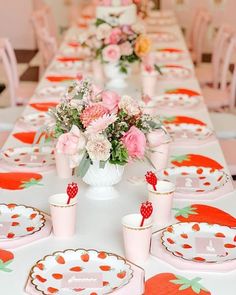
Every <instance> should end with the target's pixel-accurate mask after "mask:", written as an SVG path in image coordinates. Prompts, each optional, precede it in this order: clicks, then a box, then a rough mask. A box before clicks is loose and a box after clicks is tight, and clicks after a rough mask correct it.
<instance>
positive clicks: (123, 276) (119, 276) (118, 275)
mask: <svg viewBox="0 0 236 295" xmlns="http://www.w3.org/2000/svg"><path fill="white" fill-rule="evenodd" d="M125 276H126V271H121V272H119V273H118V274H117V278H119V279H123V278H125Z"/></svg>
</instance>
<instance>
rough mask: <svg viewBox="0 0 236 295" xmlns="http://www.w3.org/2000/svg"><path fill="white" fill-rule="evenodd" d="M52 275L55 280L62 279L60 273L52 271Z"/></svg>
mask: <svg viewBox="0 0 236 295" xmlns="http://www.w3.org/2000/svg"><path fill="white" fill-rule="evenodd" d="M52 277H53V278H54V279H55V280H62V279H63V275H62V274H60V273H53V274H52Z"/></svg>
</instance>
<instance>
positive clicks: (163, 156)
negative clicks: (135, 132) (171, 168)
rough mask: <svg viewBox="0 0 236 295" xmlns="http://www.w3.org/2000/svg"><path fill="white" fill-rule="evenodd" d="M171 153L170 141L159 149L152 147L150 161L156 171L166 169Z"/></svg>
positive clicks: (158, 147)
mask: <svg viewBox="0 0 236 295" xmlns="http://www.w3.org/2000/svg"><path fill="white" fill-rule="evenodd" d="M169 152H170V141H169V142H166V143H162V144H161V145H159V146H157V147H152V148H150V150H149V153H148V154H149V159H150V161H151V163H152V165H153V166H154V167H155V168H156V170H157V171H158V170H162V169H165V168H166V167H167V165H168V160H169Z"/></svg>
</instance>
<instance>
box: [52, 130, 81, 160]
mask: <svg viewBox="0 0 236 295" xmlns="http://www.w3.org/2000/svg"><path fill="white" fill-rule="evenodd" d="M77 145H78V139H77V137H76V136H74V135H73V134H71V133H64V134H62V135H61V136H60V137H59V138H58V141H57V146H56V148H57V151H58V152H60V153H63V154H67V155H73V154H75V153H76V152H77V150H78V149H77Z"/></svg>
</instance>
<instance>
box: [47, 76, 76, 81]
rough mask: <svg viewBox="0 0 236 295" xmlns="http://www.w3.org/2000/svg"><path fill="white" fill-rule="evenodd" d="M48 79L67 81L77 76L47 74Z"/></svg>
mask: <svg viewBox="0 0 236 295" xmlns="http://www.w3.org/2000/svg"><path fill="white" fill-rule="evenodd" d="M46 79H47V80H48V81H50V82H56V83H58V82H65V81H71V80H76V77H72V76H47V77H46Z"/></svg>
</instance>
